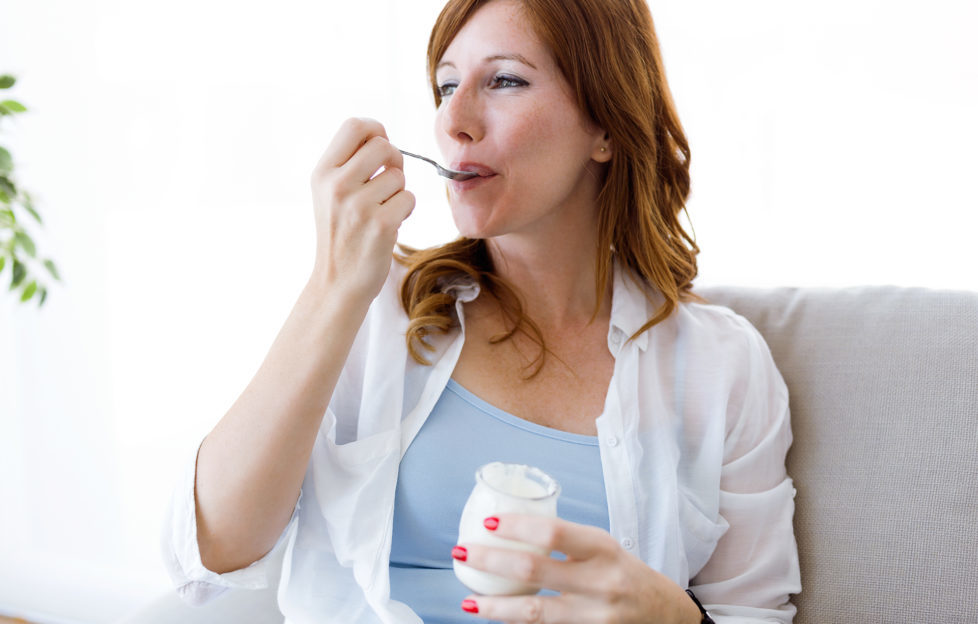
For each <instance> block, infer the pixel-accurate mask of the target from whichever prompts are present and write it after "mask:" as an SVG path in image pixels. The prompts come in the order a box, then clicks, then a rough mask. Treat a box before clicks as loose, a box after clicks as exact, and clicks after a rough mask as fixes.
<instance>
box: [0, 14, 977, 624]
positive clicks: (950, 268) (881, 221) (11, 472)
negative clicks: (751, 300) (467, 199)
mask: <svg viewBox="0 0 978 624" xmlns="http://www.w3.org/2000/svg"><path fill="white" fill-rule="evenodd" d="M440 4H441V2H440V0H369V1H368V0H358V1H357V2H334V1H332V0H319V1H317V2H312V1H309V0H283V1H281V2H276V3H271V2H263V3H257V2H241V1H235V2H232V1H230V0H204V1H201V0H168V1H167V2H150V1H147V0H142V1H132V0H88V1H77V0H47V1H45V2H35V1H32V0H0V73H14V74H16V75H17V76H18V78H19V79H20V82H19V84H18V86H17V87H16V88H15V89H14V90H13V92H12V93H10V95H12V96H14V97H16V98H17V99H19V100H21V101H23V102H24V103H25V104H27V105H28V106H29V107H30V109H31V111H32V112H30V113H29V114H26V115H23V116H21V117H20V118H19V120H18V121H16V122H15V123H13V124H10V123H7V122H6V121H5V122H4V125H3V128H2V131H0V144H3V145H5V146H6V147H8V148H9V149H10V150H11V152H12V153H13V154H14V158H15V160H16V162H17V176H18V179H19V180H20V181H21V184H22V185H23V186H25V187H26V188H28V189H31V190H33V191H34V194H35V195H36V196H37V199H38V205H39V209H40V211H41V212H42V214H43V215H44V216H45V218H46V225H45V228H44V229H43V231H38V232H37V236H38V242H39V245H40V247H41V251H42V252H44V253H46V254H48V255H51V256H53V257H54V258H55V259H56V260H57V262H58V263H59V265H60V267H61V269H62V273H63V276H64V280H65V282H64V285H63V286H57V287H55V288H53V289H52V292H51V294H50V296H49V298H48V302H47V304H46V305H45V307H44V308H42V309H41V310H38V309H36V308H35V307H31V306H26V307H25V306H19V305H17V304H15V303H14V300H13V298H12V297H11V296H9V295H0V613H4V612H7V613H11V614H25V615H30V614H34V615H36V614H44V615H46V617H48V618H49V619H50V620H51V621H55V620H57V621H64V622H110V621H112V620H113V619H115V618H116V617H118V616H119V615H121V614H122V613H124V612H125V611H127V610H128V609H131V608H133V607H134V606H136V605H138V604H139V603H141V602H144V601H146V600H148V599H150V598H151V597H152V596H154V595H156V594H158V593H160V592H162V591H165V590H166V587H167V580H166V578H165V575H164V573H163V571H162V567H161V565H160V563H159V555H158V546H157V541H158V539H157V534H158V531H159V525H160V518H161V515H162V513H163V509H164V506H165V503H166V499H167V497H168V495H169V490H170V486H171V484H172V482H173V480H174V475H175V474H176V471H177V470H179V468H180V466H181V465H182V464H183V462H185V461H187V459H188V457H189V454H190V453H192V452H193V451H194V448H195V445H196V444H197V442H198V441H199V439H200V438H201V437H202V436H203V435H204V434H205V433H206V432H207V431H208V430H209V429H210V428H211V427H212V426H213V424H214V423H215V422H216V421H217V420H218V419H219V418H220V417H221V416H222V415H223V413H224V411H225V410H226V409H227V407H228V406H229V405H230V403H231V402H232V401H233V400H234V398H235V397H236V395H237V394H238V392H240V390H241V389H242V388H243V387H244V385H245V384H246V383H247V381H248V379H250V377H251V375H252V374H253V372H254V370H255V369H256V367H257V366H258V364H259V363H260V361H261V359H262V357H263V355H264V352H265V350H266V349H267V347H268V345H269V344H270V342H271V341H272V339H273V337H274V335H275V333H276V331H277V329H278V326H279V325H280V323H281V322H282V320H283V319H284V318H285V315H286V314H287V312H288V310H289V308H290V307H291V304H292V302H293V300H294V298H295V296H296V295H297V293H298V290H299V289H300V288H301V286H302V284H303V282H304V280H305V278H306V276H307V274H308V270H309V266H310V263H311V260H312V254H313V248H312V245H313V233H312V229H311V227H312V221H311V212H310V206H309V198H308V195H309V192H308V176H309V173H310V171H311V169H312V167H313V165H314V164H315V162H316V160H317V159H318V157H319V155H320V154H321V153H322V151H323V150H324V149H325V147H326V145H327V144H328V142H329V140H330V138H331V136H332V134H333V132H334V131H335V129H336V128H337V126H338V125H339V124H340V123H341V122H342V120H343V119H345V118H346V117H349V116H369V117H374V118H377V119H379V120H381V121H382V122H384V123H385V124H386V126H387V129H388V133H389V135H390V137H391V139H392V140H393V141H394V142H395V143H397V144H399V145H401V146H403V147H405V148H409V149H413V150H414V151H418V152H422V153H430V154H436V149H435V144H434V139H433V133H432V130H431V127H432V120H433V111H432V110H431V98H430V94H429V91H428V87H427V84H426V81H425V62H424V51H425V45H426V43H427V36H428V30H429V28H430V25H431V23H432V22H433V21H434V18H435V16H436V15H437V12H438V10H439V9H440ZM651 4H652V10H653V14H654V16H655V18H656V22H657V26H658V29H659V34H660V38H661V41H662V46H663V52H664V56H665V62H666V66H667V69H668V75H669V79H670V83H671V85H672V87H673V91H674V94H675V97H676V101H677V105H678V108H679V112H680V115H681V117H682V119H683V121H684V124H685V126H686V129H687V132H688V135H689V139H690V142H691V145H692V152H693V158H692V163H693V196H692V199H691V201H690V205H689V213H690V215H691V217H692V222H693V225H694V227H695V230H696V234H697V236H698V240H699V243H700V245H701V246H702V248H703V254H702V256H701V282H702V283H727V284H742V285H758V286H766V285H776V284H787V285H825V286H842V285H849V284H862V283H895V284H903V285H919V286H930V287H952V288H968V289H978V277H976V271H975V267H978V251H976V246H975V245H974V244H973V242H972V238H973V233H974V231H975V225H976V218H975V214H976V211H978V199H976V197H978V193H976V191H975V190H974V181H973V180H974V171H976V170H978V155H976V154H978V151H976V150H975V149H974V145H976V144H978V122H976V118H975V115H974V111H975V110H978V66H976V64H975V63H974V59H975V58H978V44H976V43H975V39H974V38H973V37H972V32H971V31H972V29H973V26H974V24H975V23H978V22H976V17H978V10H976V8H975V4H974V3H970V2H967V3H966V2H952V1H951V0H938V1H936V2H932V3H926V4H924V3H919V2H914V3H911V2H883V1H871V0H856V1H851V0H850V1H847V2H843V1H841V0H834V1H831V2H822V3H817V4H812V3H796V2H776V1H775V0H765V1H761V0H758V1H752V2H737V3H730V2H724V1H722V0H710V1H703V2H687V1H683V0H662V1H658V2H652V3H651ZM4 95H6V94H4ZM408 167H409V169H408V179H409V183H408V185H409V188H411V189H412V190H413V191H414V192H415V193H416V194H417V195H418V198H419V201H418V208H417V210H416V213H415V215H413V216H412V217H411V218H410V220H409V221H408V222H407V223H406V224H405V226H404V228H403V230H402V240H404V241H405V242H408V243H410V244H413V245H428V244H433V243H435V242H438V241H440V240H445V239H447V238H450V237H452V236H454V232H455V231H454V228H453V226H452V224H451V222H450V219H449V217H448V213H447V208H446V206H445V202H444V193H443V190H442V188H441V186H440V183H439V181H438V180H437V179H436V178H435V176H434V175H433V174H432V172H431V171H430V170H429V169H427V168H425V166H424V165H420V164H419V165H415V164H413V163H409V165H408ZM8 279H9V269H7V271H6V272H5V273H4V274H2V275H0V288H2V289H5V288H6V282H7V280H8Z"/></svg>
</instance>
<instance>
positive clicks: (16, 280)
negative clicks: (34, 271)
mask: <svg viewBox="0 0 978 624" xmlns="http://www.w3.org/2000/svg"><path fill="white" fill-rule="evenodd" d="M13 272H14V274H13V277H12V278H11V280H10V290H13V289H14V288H17V287H18V286H20V283H21V282H23V281H24V278H25V277H27V267H25V266H24V265H23V264H21V262H20V260H18V259H17V258H14V268H13Z"/></svg>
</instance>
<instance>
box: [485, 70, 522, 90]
mask: <svg viewBox="0 0 978 624" xmlns="http://www.w3.org/2000/svg"><path fill="white" fill-rule="evenodd" d="M529 84H530V83H528V82H527V81H525V80H523V79H522V78H517V77H516V76H510V75H508V74H496V75H495V76H493V77H492V83H491V86H492V88H493V89H512V88H514V87H525V86H528V85H529Z"/></svg>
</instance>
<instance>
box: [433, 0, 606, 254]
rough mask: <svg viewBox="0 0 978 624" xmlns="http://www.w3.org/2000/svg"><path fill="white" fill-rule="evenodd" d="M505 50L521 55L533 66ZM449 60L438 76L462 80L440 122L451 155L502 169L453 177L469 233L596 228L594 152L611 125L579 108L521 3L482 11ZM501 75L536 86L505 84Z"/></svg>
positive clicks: (457, 206) (462, 226)
mask: <svg viewBox="0 0 978 624" xmlns="http://www.w3.org/2000/svg"><path fill="white" fill-rule="evenodd" d="M495 55H519V56H520V57H521V58H522V59H523V60H525V61H527V62H528V63H529V64H527V63H524V62H522V61H521V60H516V59H492V58H490V57H492V56H495ZM442 63H446V64H447V65H444V66H442V67H441V68H440V69H439V71H438V72H437V80H438V84H439V85H444V84H450V85H452V86H453V87H454V88H453V89H452V91H451V93H450V94H448V95H446V96H445V97H444V99H443V102H442V105H441V106H440V107H439V110H438V116H437V123H436V134H437V139H438V143H439V147H440V148H441V150H442V153H443V154H444V156H445V160H446V161H447V162H449V163H458V162H465V161H468V162H477V163H481V164H484V165H487V166H489V167H491V168H492V169H493V170H494V171H496V172H497V173H498V174H499V175H498V176H496V177H495V178H492V179H490V180H485V181H482V182H481V183H479V184H477V185H474V186H473V187H472V188H461V189H460V188H459V187H456V186H454V185H449V199H450V203H451V206H452V213H453V216H454V218H455V222H456V225H457V227H458V228H459V231H460V232H461V233H462V234H463V235H465V236H469V237H475V238H489V237H501V236H505V235H511V234H512V235H517V236H518V235H521V234H533V233H534V232H539V231H540V229H541V228H546V229H548V230H554V229H556V230H560V229H563V228H567V227H593V218H594V199H595V197H596V195H597V190H598V188H597V180H598V178H599V176H598V175H597V169H596V168H595V167H596V166H597V163H595V162H594V161H593V160H592V156H593V155H594V153H595V150H596V149H597V147H596V146H597V145H598V143H599V142H600V141H602V140H603V137H604V132H603V131H602V130H601V129H600V128H598V127H597V126H595V125H594V124H592V123H590V122H589V120H587V119H586V118H585V117H584V116H583V115H582V113H581V112H580V111H579V110H578V108H577V104H576V100H575V98H574V96H573V93H572V90H571V88H570V86H569V85H568V84H567V81H566V80H565V79H564V77H563V75H562V74H561V73H560V70H559V69H558V68H557V65H556V62H555V61H554V59H553V57H552V55H551V53H550V51H549V50H548V49H547V48H546V47H545V46H544V45H543V43H541V42H540V41H539V39H538V38H537V36H536V34H535V33H534V32H533V30H532V29H531V28H530V27H529V25H528V24H527V23H526V20H525V19H524V18H522V17H521V16H520V15H519V10H518V8H517V6H516V5H515V4H514V3H512V2H509V1H508V0H506V1H497V2H491V3H489V4H487V5H486V6H484V7H483V8H482V9H480V10H479V11H478V12H477V13H476V15H475V16H473V18H472V19H471V20H469V22H468V23H467V24H466V25H465V26H464V27H463V28H462V29H461V31H459V33H458V35H457V36H456V37H455V39H454V40H453V41H452V43H451V44H450V45H449V46H448V49H447V50H446V51H445V54H444V55H443V57H442ZM531 65H532V66H531ZM499 76H505V77H513V78H516V79H519V80H521V81H525V83H526V84H520V85H518V86H517V85H511V84H500V83H499V82H496V80H497V79H498V77H499Z"/></svg>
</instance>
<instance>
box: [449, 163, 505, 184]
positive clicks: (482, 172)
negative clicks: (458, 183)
mask: <svg viewBox="0 0 978 624" xmlns="http://www.w3.org/2000/svg"><path fill="white" fill-rule="evenodd" d="M452 169H455V170H456V171H469V172H471V173H475V174H478V176H479V178H491V177H493V176H494V175H496V172H495V171H493V170H492V169H491V168H490V167H487V166H486V165H483V164H482V163H477V162H466V161H462V162H457V163H452ZM472 179H473V180H475V179H477V178H472Z"/></svg>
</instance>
